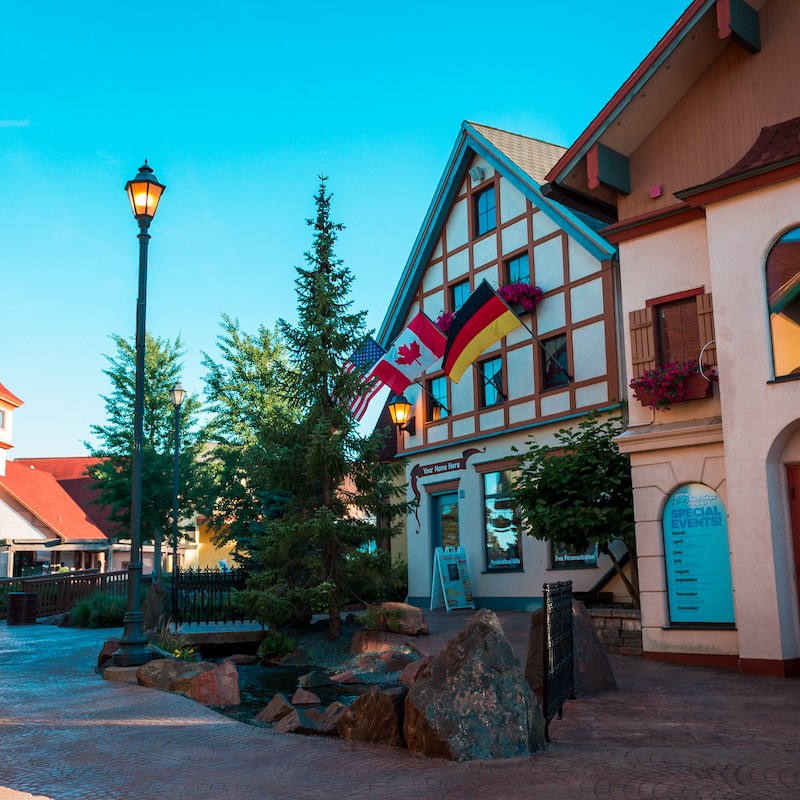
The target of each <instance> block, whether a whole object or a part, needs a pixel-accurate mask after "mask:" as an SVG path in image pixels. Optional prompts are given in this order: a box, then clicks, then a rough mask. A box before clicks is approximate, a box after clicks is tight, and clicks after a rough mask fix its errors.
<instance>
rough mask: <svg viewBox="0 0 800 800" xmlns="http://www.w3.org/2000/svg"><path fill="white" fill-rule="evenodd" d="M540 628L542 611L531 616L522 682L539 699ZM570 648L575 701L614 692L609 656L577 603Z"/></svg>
mask: <svg viewBox="0 0 800 800" xmlns="http://www.w3.org/2000/svg"><path fill="white" fill-rule="evenodd" d="M543 625H544V611H543V610H541V609H540V610H539V611H537V612H536V613H535V614H532V615H531V632H530V634H529V636H528V658H527V662H526V664H525V680H526V681H527V682H528V685H529V686H530V687H531V689H533V691H534V692H536V695H537V697H539V698H541V696H542V682H543V677H542V676H543V674H544V664H543V660H542V658H543V657H542V649H543V647H544V632H543V627H542V626H543ZM572 646H573V670H572V674H573V679H574V683H575V697H589V696H590V695H595V694H602V693H604V692H616V691H617V681H616V679H615V678H614V673H613V672H612V671H611V664H610V662H609V660H608V654H607V653H606V651H605V650H604V649H603V645H602V644H600V639H599V638H598V637H597V631H596V630H595V627H594V622H593V621H592V618H591V616H590V614H589V612H588V611H587V610H586V606H585V605H584V604H583V603H581V602H580V601H579V600H573V601H572Z"/></svg>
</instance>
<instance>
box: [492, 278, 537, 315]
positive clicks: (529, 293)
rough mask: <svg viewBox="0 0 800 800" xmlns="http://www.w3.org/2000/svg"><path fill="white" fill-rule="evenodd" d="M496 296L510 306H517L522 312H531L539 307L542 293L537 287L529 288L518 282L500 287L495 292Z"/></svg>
mask: <svg viewBox="0 0 800 800" xmlns="http://www.w3.org/2000/svg"><path fill="white" fill-rule="evenodd" d="M497 294H499V295H500V297H502V298H503V300H505V301H506V303H508V304H509V305H510V306H513V305H517V304H518V305H520V306H522V309H523V310H524V311H533V309H534V308H536V306H537V305H539V301H540V300H541V299H542V294H543V292H542V290H541V289H540V288H539V287H538V286H531V285H530V284H529V283H523V282H522V281H519V282H517V283H507V284H506V285H505V286H501V287H500V288H499V289H498V290H497Z"/></svg>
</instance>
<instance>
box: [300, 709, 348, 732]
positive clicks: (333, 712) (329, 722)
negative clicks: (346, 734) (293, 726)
mask: <svg viewBox="0 0 800 800" xmlns="http://www.w3.org/2000/svg"><path fill="white" fill-rule="evenodd" d="M345 711H347V706H343V705H342V704H341V703H338V702H333V703H331V704H330V705H329V706H328V707H327V708H326V709H325V710H324V711H319V710H318V709H316V708H310V709H309V710H308V711H306V717H307V718H308V719H310V720H311V721H312V722H313V723H314V724H315V725H316V726H317V729H318V732H319V733H320V734H321V735H322V736H336V733H337V730H338V726H339V720H340V719H341V718H342V715H343V714H344V713H345Z"/></svg>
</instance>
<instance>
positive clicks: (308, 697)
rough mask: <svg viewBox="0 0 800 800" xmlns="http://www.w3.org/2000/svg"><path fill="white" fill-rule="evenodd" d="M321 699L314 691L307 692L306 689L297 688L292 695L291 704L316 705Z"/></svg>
mask: <svg viewBox="0 0 800 800" xmlns="http://www.w3.org/2000/svg"><path fill="white" fill-rule="evenodd" d="M321 702H322V701H321V700H320V699H319V696H318V695H315V694H314V692H309V691H307V690H306V689H298V690H297V691H296V692H295V693H294V694H293V695H292V705H295V706H317V705H319V704H320V703H321Z"/></svg>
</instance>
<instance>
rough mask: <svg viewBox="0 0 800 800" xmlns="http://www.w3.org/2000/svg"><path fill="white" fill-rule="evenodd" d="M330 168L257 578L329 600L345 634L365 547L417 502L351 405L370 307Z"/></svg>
mask: <svg viewBox="0 0 800 800" xmlns="http://www.w3.org/2000/svg"><path fill="white" fill-rule="evenodd" d="M326 180H327V179H326V178H324V177H323V178H321V179H320V185H319V191H318V192H317V194H316V196H315V205H316V216H315V218H314V219H311V220H308V224H309V225H310V226H311V227H312V228H313V231H314V233H313V240H312V247H311V250H310V251H309V252H308V253H306V256H305V258H306V262H307V263H306V267H304V268H297V279H296V281H295V285H296V287H297V297H298V323H297V325H290V324H289V323H288V322H286V321H284V320H280V321H279V323H278V330H279V332H280V334H281V337H282V339H283V340H284V341H285V343H286V350H287V363H286V365H285V366H283V367H282V368H281V371H280V375H279V376H276V377H277V385H278V386H279V390H280V392H281V395H282V396H283V397H284V398H285V399H286V401H287V402H288V404H289V406H290V408H291V409H292V411H293V414H289V415H288V416H283V417H281V415H280V414H278V415H276V416H273V417H272V423H273V424H271V425H269V426H268V428H267V430H264V431H262V433H263V439H264V443H265V444H264V450H263V453H262V455H263V461H262V462H261V464H260V470H261V472H260V475H261V476H262V477H263V480H262V481H261V486H262V487H263V488H262V491H261V492H260V493H259V496H258V500H259V502H260V504H261V508H260V514H259V515H258V516H257V517H254V518H253V519H252V520H251V526H250V529H251V531H252V537H251V540H250V541H251V556H252V560H253V563H254V568H255V574H254V576H253V578H252V580H251V584H250V588H251V589H255V590H258V591H261V592H264V593H266V594H268V595H270V596H272V597H274V598H276V599H281V600H283V601H284V603H285V606H286V605H288V606H290V607H291V608H292V614H291V615H290V616H293V617H294V618H295V619H298V618H306V619H307V618H308V617H310V614H311V612H312V611H315V610H318V609H320V607H324V608H326V609H327V611H328V614H329V617H330V623H329V637H330V638H332V639H335V638H337V637H338V636H339V634H340V630H341V622H340V617H339V612H340V606H341V603H342V599H343V598H350V597H353V586H354V585H355V583H356V578H357V577H358V576H359V575H362V574H363V569H364V565H363V559H361V558H359V557H358V555H359V553H363V552H364V551H365V550H366V549H367V547H368V545H369V543H370V542H371V541H374V540H381V539H384V538H388V537H390V536H391V535H392V534H393V533H395V532H396V527H395V523H396V520H397V519H398V518H399V516H400V515H403V514H405V513H406V511H407V508H408V504H407V503H406V500H405V488H404V487H403V486H399V487H398V486H397V480H396V477H397V475H398V471H401V470H402V465H401V464H382V463H381V462H380V460H379V458H378V452H379V449H380V445H381V443H382V442H381V436H380V435H374V436H370V437H363V436H360V435H359V434H358V431H357V428H356V424H355V422H354V420H353V418H352V416H351V414H350V411H349V402H350V399H351V398H352V397H353V396H354V395H355V394H356V392H358V391H359V388H360V375H359V374H358V373H357V372H356V371H353V372H350V373H345V372H343V371H342V365H343V363H344V362H345V360H346V359H347V358H348V357H349V356H350V354H351V353H352V352H353V351H354V350H355V349H356V348H357V347H359V346H360V345H361V344H362V343H363V341H364V338H365V331H364V317H365V312H353V311H352V310H351V304H352V301H351V300H350V299H349V293H350V288H351V284H352V280H353V279H352V275H351V274H350V272H349V270H348V269H347V268H346V267H345V266H344V265H343V263H342V261H341V260H339V259H337V258H336V256H335V254H334V245H335V243H336V239H337V236H338V234H339V232H340V231H341V230H342V227H343V226H342V225H340V224H338V223H335V222H332V221H331V219H330V195H328V193H327V190H326ZM276 417H277V418H276Z"/></svg>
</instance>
